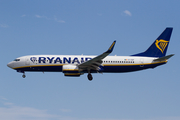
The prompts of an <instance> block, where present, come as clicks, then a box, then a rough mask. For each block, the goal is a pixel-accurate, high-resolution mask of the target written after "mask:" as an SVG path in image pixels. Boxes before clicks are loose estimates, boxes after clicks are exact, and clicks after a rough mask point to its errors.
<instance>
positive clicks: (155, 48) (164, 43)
mask: <svg viewBox="0 0 180 120" xmlns="http://www.w3.org/2000/svg"><path fill="white" fill-rule="evenodd" d="M172 30H173V28H166V29H165V30H164V31H163V32H162V33H161V35H160V36H159V37H158V38H157V39H156V40H155V41H154V43H153V44H152V45H151V46H150V47H149V48H148V49H147V50H146V51H145V52H142V53H139V54H135V55H132V56H146V57H163V56H165V55H166V52H167V48H168V45H169V41H170V37H171V33H172Z"/></svg>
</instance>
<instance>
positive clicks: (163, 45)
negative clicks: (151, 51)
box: [155, 39, 169, 53]
mask: <svg viewBox="0 0 180 120" xmlns="http://www.w3.org/2000/svg"><path fill="white" fill-rule="evenodd" d="M168 42H169V41H165V40H162V39H161V40H156V43H155V45H156V47H157V48H158V49H159V50H161V52H162V53H163V52H164V50H165V48H166V46H167V44H168Z"/></svg>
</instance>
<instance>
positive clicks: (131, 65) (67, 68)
mask: <svg viewBox="0 0 180 120" xmlns="http://www.w3.org/2000/svg"><path fill="white" fill-rule="evenodd" d="M172 30H173V28H166V29H165V30H164V31H163V32H162V34H161V35H160V36H159V37H158V38H157V39H156V40H155V41H154V42H153V44H152V45H151V46H150V47H149V48H148V49H147V50H146V51H145V52H142V53H138V54H135V55H130V56H108V55H109V54H110V53H111V52H112V51H113V48H114V45H115V43H116V41H114V42H113V43H112V45H111V46H110V47H109V49H108V50H107V51H106V52H104V53H102V54H101V55H99V56H85V55H28V56H23V57H19V58H16V59H15V60H14V61H12V62H10V63H8V64H7V66H8V67H10V68H12V69H14V70H16V71H17V72H20V73H23V76H22V77H23V78H25V77H26V76H25V72H26V71H34V72H39V71H41V72H63V73H64V75H65V76H78V77H79V76H80V75H83V74H84V73H88V75H87V77H88V79H89V80H92V79H93V77H92V75H91V73H122V72H132V71H138V70H144V69H148V68H155V67H157V66H159V65H163V64H165V63H167V60H168V59H169V58H170V57H172V56H173V55H174V54H171V55H167V56H166V51H167V48H168V45H169V41H170V37H171V33H172Z"/></svg>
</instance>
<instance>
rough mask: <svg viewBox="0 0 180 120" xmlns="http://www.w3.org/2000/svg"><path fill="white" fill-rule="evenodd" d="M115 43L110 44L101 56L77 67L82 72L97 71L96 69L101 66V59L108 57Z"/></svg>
mask: <svg viewBox="0 0 180 120" xmlns="http://www.w3.org/2000/svg"><path fill="white" fill-rule="evenodd" d="M115 43H116V41H114V42H113V43H112V45H111V46H110V47H109V49H108V50H107V51H106V52H104V53H103V54H101V55H99V56H97V57H95V58H93V59H91V60H89V61H86V62H84V63H82V64H80V65H78V67H79V68H80V69H82V70H89V71H90V70H98V67H99V66H101V64H102V59H104V58H105V57H106V56H108V55H109V54H110V53H111V52H112V51H113V48H114V45H115Z"/></svg>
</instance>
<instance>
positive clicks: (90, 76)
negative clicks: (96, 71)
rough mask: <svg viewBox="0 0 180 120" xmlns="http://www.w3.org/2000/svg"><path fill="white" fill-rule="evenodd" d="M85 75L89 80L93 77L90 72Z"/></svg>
mask: <svg viewBox="0 0 180 120" xmlns="http://www.w3.org/2000/svg"><path fill="white" fill-rule="evenodd" d="M87 77H88V79H89V80H90V81H91V80H92V79H93V77H92V75H91V73H89V74H88V76H87Z"/></svg>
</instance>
